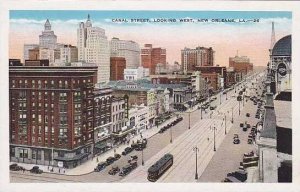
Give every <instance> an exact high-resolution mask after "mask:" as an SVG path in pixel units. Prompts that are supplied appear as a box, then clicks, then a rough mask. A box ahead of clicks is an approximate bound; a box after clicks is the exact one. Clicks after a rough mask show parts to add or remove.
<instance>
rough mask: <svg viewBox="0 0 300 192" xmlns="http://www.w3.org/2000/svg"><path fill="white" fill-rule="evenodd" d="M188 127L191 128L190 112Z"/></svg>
mask: <svg viewBox="0 0 300 192" xmlns="http://www.w3.org/2000/svg"><path fill="white" fill-rule="evenodd" d="M189 129H191V112H189Z"/></svg>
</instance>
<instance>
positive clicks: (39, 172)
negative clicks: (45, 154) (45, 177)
mask: <svg viewBox="0 0 300 192" xmlns="http://www.w3.org/2000/svg"><path fill="white" fill-rule="evenodd" d="M30 173H35V174H42V173H43V170H41V169H40V168H39V166H33V167H32V169H30Z"/></svg>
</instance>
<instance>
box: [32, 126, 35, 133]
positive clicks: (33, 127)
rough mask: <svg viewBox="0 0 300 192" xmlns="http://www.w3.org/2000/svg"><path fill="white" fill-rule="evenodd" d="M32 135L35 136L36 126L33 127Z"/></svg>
mask: <svg viewBox="0 0 300 192" xmlns="http://www.w3.org/2000/svg"><path fill="white" fill-rule="evenodd" d="M32 134H35V126H32Z"/></svg>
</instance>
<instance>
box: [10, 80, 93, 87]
mask: <svg viewBox="0 0 300 192" xmlns="http://www.w3.org/2000/svg"><path fill="white" fill-rule="evenodd" d="M81 82H82V83H91V79H87V80H85V79H83V80H77V81H76V80H73V81H72V83H73V84H76V83H77V84H80V83H81ZM29 83H31V86H32V87H33V88H42V87H44V88H49V87H51V88H53V87H54V86H55V85H57V84H58V87H59V88H67V87H68V84H69V81H67V80H65V81H62V80H55V81H54V80H49V81H48V80H43V81H42V80H31V81H28V80H27V79H25V80H22V79H20V80H15V79H13V80H11V87H12V88H15V87H16V86H18V87H27V86H28V84H29Z"/></svg>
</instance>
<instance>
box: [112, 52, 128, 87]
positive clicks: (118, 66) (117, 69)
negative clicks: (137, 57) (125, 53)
mask: <svg viewBox="0 0 300 192" xmlns="http://www.w3.org/2000/svg"><path fill="white" fill-rule="evenodd" d="M125 69H126V60H125V58H124V57H111V58H110V80H111V81H117V80H124V70H125Z"/></svg>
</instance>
